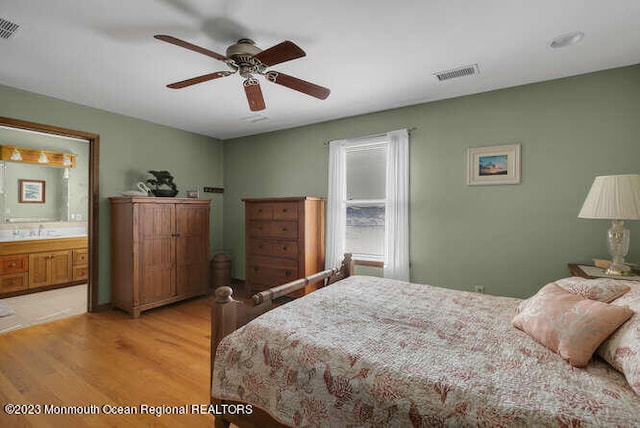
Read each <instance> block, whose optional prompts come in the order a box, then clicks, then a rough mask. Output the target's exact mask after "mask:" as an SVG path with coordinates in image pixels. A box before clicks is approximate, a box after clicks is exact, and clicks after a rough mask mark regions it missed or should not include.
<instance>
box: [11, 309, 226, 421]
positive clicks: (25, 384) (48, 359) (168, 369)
mask: <svg viewBox="0 0 640 428" xmlns="http://www.w3.org/2000/svg"><path fill="white" fill-rule="evenodd" d="M209 346H210V303H209V298H206V297H203V298H198V299H195V300H190V301H187V302H183V303H177V304H174V305H171V306H168V307H163V308H159V309H155V310H152V311H148V312H144V313H143V314H142V315H141V316H140V318H138V319H132V318H131V317H130V316H129V315H127V314H125V313H124V312H121V311H115V310H114V311H109V312H103V313H97V314H82V315H77V316H74V317H71V318H67V319H64V320H59V321H54V322H51V323H48V324H42V325H37V326H33V327H29V328H26V329H23V330H18V331H13V332H9V333H5V334H2V335H0V404H1V405H2V406H4V405H5V404H7V403H14V404H30V405H40V412H41V414H39V415H25V416H17V415H8V414H7V413H6V412H5V411H4V410H3V409H2V408H0V427H23V426H24V427H38V428H40V427H62V426H64V427H83V426H91V427H103V426H104V427H115V426H122V427H137V426H160V427H162V426H166V427H183V426H184V427H211V426H213V416H211V415H198V414H187V415H169V414H164V415H162V416H160V417H157V416H154V415H152V414H140V413H139V414H135V415H106V414H104V413H103V410H104V408H103V406H105V405H108V406H113V407H114V408H116V407H122V408H123V410H125V409H131V408H135V409H137V410H141V407H140V406H141V405H148V406H184V405H189V406H190V405H191V404H208V403H209V352H210V351H209ZM44 405H53V406H91V405H95V406H97V408H98V409H100V410H99V414H93V415H70V414H66V415H64V414H63V415H61V414H58V415H51V414H49V415H45V414H43V413H44V410H45V409H44ZM31 410H36V409H35V408H32V409H31Z"/></svg>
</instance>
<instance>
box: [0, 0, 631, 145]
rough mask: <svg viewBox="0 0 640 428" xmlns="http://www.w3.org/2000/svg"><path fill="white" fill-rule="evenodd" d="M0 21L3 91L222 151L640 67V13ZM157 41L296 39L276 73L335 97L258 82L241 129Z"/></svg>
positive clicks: (490, 4)
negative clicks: (440, 74)
mask: <svg viewBox="0 0 640 428" xmlns="http://www.w3.org/2000/svg"><path fill="white" fill-rule="evenodd" d="M0 18H3V19H6V20H9V21H12V22H15V23H16V24H19V25H20V29H19V30H18V31H17V32H16V34H15V35H14V36H13V37H11V38H10V39H7V40H2V39H0V84H3V85H7V86H12V87H16V88H20V89H25V90H28V91H32V92H36V93H39V94H44V95H48V96H52V97H56V98H61V99H64V100H68V101H72V102H76V103H80V104H84V105H88V106H92V107H97V108H100V109H104V110H108V111H112V112H117V113H121V114H125V115H128V116H133V117H137V118H141V119H146V120H149V121H152V122H156V123H161V124H165V125H168V126H172V127H175V128H180V129H184V130H188V131H192V132H196V133H200V134H205V135H209V136H212V137H217V138H221V139H228V138H233V137H237V136H244V135H251V134H257V133H262V132H267V131H273V130H278V129H284V128H291V127H294V126H299V125H305V124H310V123H316V122H322V121H326V120H330V119H336V118H341V117H347V116H353V115H358V114H362V113H368V112H373V111H380V110H385V109H390V108H395V107H400V106H406V105H411V104H418V103H422V102H426V101H433V100H438V99H443V98H450V97H456V96H460V95H466V94H472V93H478V92H484V91H489V90H493V89H497V88H504V87H510V86H515V85H521V84H526V83H531V82H537V81H543V80H549V79H555V78H559V77H565V76H570V75H575V74H581V73H586V72H590V71H595V70H602V69H607V68H613V67H619V66H624V65H631V64H637V63H640V24H639V22H640V1H639V0H608V1H603V0H482V1H478V0H395V1H388V0H370V1H355V0H322V1H315V2H309V1H300V0H273V1H270V2H266V1H263V0H85V1H78V0H55V1H52V0H1V1H0ZM576 30H579V31H582V32H584V33H585V38H584V40H582V42H580V43H579V44H577V45H573V46H570V47H566V48H563V49H552V48H550V47H549V42H550V41H551V39H553V38H554V37H556V36H558V35H560V34H564V33H568V32H572V31H576ZM154 34H169V35H172V36H175V37H178V38H181V39H184V40H187V41H189V42H191V43H194V44H197V45H200V46H203V47H205V48H208V49H210V50H213V51H216V52H218V53H221V54H224V53H225V49H226V47H227V46H228V45H230V44H232V43H233V42H235V41H236V39H238V38H240V37H249V38H252V39H253V40H255V41H256V43H257V45H258V46H259V47H261V48H263V49H266V48H268V47H270V46H273V45H275V44H277V43H279V42H281V41H283V40H291V41H293V42H295V43H296V44H298V45H299V46H300V47H302V49H304V50H305V51H306V53H307V56H306V57H304V58H300V59H296V60H293V61H289V62H286V63H283V64H279V65H276V66H273V68H272V69H273V70H279V71H282V72H285V73H288V74H291V75H293V76H296V77H299V78H301V79H304V80H308V81H311V82H313V83H316V84H319V85H322V86H326V87H328V88H330V89H331V95H330V96H329V98H327V99H326V100H324V101H321V100H317V99H315V98H312V97H309V96H307V95H304V94H302V93H299V92H296V91H293V90H290V89H288V88H285V87H282V86H279V85H274V84H272V83H270V82H265V81H264V80H262V81H261V85H262V91H263V94H264V98H265V101H266V105H267V109H266V110H264V111H263V112H261V114H262V115H263V116H265V117H266V118H267V120H262V121H258V122H251V121H248V120H246V118H250V117H255V116H256V115H257V113H254V112H251V111H250V110H249V108H248V105H247V101H246V98H245V96H244V92H243V89H242V78H241V77H240V76H238V75H233V76H229V77H225V78H222V79H217V80H213V81H209V82H206V83H201V84H198V85H194V86H191V87H189V88H184V89H178V90H173V89H168V88H166V87H165V85H166V84H168V83H172V82H176V81H179V80H183V79H187V78H190V77H194V76H198V75H201V74H206V73H210V72H213V71H218V70H226V69H227V67H226V65H225V64H224V63H222V62H220V61H217V60H215V59H212V58H210V57H207V56H204V55H200V54H198V53H195V52H193V51H189V50H187V49H183V48H180V47H177V46H174V45H171V44H168V43H164V42H161V41H158V40H155V39H154V38H153V35H154ZM476 63H477V64H478V65H479V68H480V74H479V75H477V76H471V77H465V78H460V79H455V80H450V81H447V82H444V83H439V82H438V81H437V80H436V79H435V77H434V76H433V73H435V72H437V71H442V70H447V69H451V68H456V67H459V66H464V65H470V64H476ZM0 102H1V101H0Z"/></svg>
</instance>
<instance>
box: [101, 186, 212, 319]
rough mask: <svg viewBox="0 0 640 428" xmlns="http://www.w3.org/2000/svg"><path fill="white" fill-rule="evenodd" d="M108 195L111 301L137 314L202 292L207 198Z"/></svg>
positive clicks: (206, 275)
mask: <svg viewBox="0 0 640 428" xmlns="http://www.w3.org/2000/svg"><path fill="white" fill-rule="evenodd" d="M109 200H110V202H111V294H112V303H113V306H115V307H117V308H120V309H123V310H125V311H127V312H129V313H131V314H132V315H133V316H134V317H138V316H139V315H140V312H141V311H144V310H147V309H151V308H155V307H158V306H162V305H166V304H169V303H173V302H177V301H179V300H183V299H187V298H189V297H193V296H198V295H202V294H206V293H208V291H209V204H210V202H211V200H210V199H189V198H152V197H116V198H109Z"/></svg>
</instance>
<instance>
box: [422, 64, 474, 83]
mask: <svg viewBox="0 0 640 428" xmlns="http://www.w3.org/2000/svg"><path fill="white" fill-rule="evenodd" d="M478 73H480V69H479V68H478V64H473V65H465V66H464V67H458V68H454V69H451V70H445V71H440V72H438V73H434V74H433V75H434V76H436V79H438V80H439V81H440V82H444V81H445V80H449V79H457V78H458V77H465V76H472V75H474V74H478Z"/></svg>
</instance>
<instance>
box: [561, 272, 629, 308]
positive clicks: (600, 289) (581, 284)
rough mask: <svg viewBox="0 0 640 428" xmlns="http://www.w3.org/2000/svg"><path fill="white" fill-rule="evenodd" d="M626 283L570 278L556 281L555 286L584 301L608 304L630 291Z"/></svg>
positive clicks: (600, 279) (610, 280)
mask: <svg viewBox="0 0 640 428" xmlns="http://www.w3.org/2000/svg"><path fill="white" fill-rule="evenodd" d="M628 282H629V281H620V280H618V279H611V278H597V279H587V278H580V277H579V276H571V277H569V278H563V279H559V280H557V281H556V284H557V285H558V286H560V287H562V288H564V289H565V290H567V291H568V292H570V293H573V294H577V295H579V296H582V297H584V298H585V299H591V300H598V301H600V302H605V303H609V302H611V301H613V300H615V299H617V298H618V297H620V296H622V295H623V294H625V293H627V292H628V291H629V290H631V288H630V287H629V285H627V283H628Z"/></svg>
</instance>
